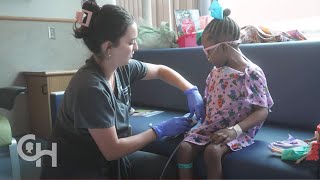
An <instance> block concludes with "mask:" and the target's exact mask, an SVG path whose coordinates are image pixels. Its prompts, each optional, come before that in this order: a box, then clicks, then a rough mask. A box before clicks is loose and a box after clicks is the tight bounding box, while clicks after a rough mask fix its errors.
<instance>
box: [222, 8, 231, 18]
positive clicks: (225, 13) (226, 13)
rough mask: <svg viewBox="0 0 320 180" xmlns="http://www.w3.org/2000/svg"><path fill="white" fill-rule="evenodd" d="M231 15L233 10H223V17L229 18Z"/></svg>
mask: <svg viewBox="0 0 320 180" xmlns="http://www.w3.org/2000/svg"><path fill="white" fill-rule="evenodd" d="M230 14H231V10H230V9H225V10H223V17H228V16H229V15H230Z"/></svg>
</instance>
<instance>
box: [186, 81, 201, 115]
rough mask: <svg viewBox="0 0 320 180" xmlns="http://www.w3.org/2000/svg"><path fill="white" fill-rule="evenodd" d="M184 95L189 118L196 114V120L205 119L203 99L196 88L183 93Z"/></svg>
mask: <svg viewBox="0 0 320 180" xmlns="http://www.w3.org/2000/svg"><path fill="white" fill-rule="evenodd" d="M184 94H185V95H186V96H187V99H188V107H189V111H190V115H189V118H191V117H193V115H194V114H196V117H197V120H199V119H202V121H203V120H204V118H205V108H204V105H203V99H202V97H201V95H200V93H199V91H198V88H197V86H194V87H193V88H191V89H188V90H186V91H184Z"/></svg>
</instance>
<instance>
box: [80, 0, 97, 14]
mask: <svg viewBox="0 0 320 180" xmlns="http://www.w3.org/2000/svg"><path fill="white" fill-rule="evenodd" d="M82 9H85V10H88V11H91V12H93V13H96V12H99V10H100V7H99V6H98V4H97V2H96V1H95V0H87V1H86V2H84V3H83V4H82Z"/></svg>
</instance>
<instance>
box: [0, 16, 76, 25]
mask: <svg viewBox="0 0 320 180" xmlns="http://www.w3.org/2000/svg"><path fill="white" fill-rule="evenodd" d="M0 20H9V21H40V22H63V23H74V22H75V21H76V19H67V18H41V17H20V16H0Z"/></svg>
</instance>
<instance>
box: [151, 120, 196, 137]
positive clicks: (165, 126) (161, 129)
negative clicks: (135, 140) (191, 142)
mask: <svg viewBox="0 0 320 180" xmlns="http://www.w3.org/2000/svg"><path fill="white" fill-rule="evenodd" d="M151 128H152V129H153V130H154V132H155V133H156V135H157V139H160V138H162V137H164V136H176V135H179V134H182V133H184V132H186V131H188V130H190V129H191V128H192V125H191V123H190V119H188V118H186V117H174V118H171V119H169V120H166V121H163V122H161V123H160V124H158V125H153V126H151Z"/></svg>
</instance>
